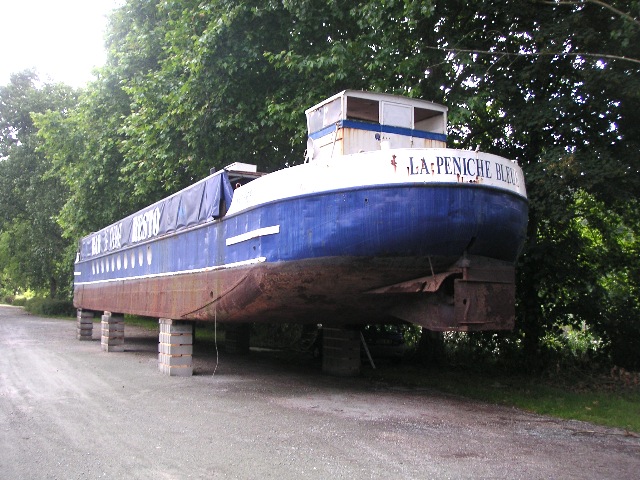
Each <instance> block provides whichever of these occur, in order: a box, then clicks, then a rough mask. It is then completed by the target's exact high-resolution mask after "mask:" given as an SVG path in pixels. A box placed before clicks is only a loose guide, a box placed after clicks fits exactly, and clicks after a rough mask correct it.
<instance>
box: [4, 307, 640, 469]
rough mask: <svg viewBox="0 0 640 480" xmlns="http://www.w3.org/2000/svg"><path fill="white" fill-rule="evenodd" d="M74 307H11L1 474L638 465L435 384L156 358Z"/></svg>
mask: <svg viewBox="0 0 640 480" xmlns="http://www.w3.org/2000/svg"><path fill="white" fill-rule="evenodd" d="M99 330H100V328H99V325H96V326H95V327H94V341H92V342H80V341H77V340H76V339H75V322H72V321H65V320H52V319H44V318H39V317H35V316H31V315H27V314H25V313H24V312H23V311H22V310H21V309H18V308H14V307H4V306H2V307H0V478H1V479H3V480H11V479H93V478H109V479H116V478H127V479H154V480H158V479H184V478H206V479H217V478H239V479H270V478H272V479H278V480H284V479H300V478H311V479H316V478H317V479H341V478H344V479H361V478H362V479H365V478H366V479H383V478H384V479H430V478H434V479H446V478H451V479H465V478H491V479H501V478H504V479H518V478H524V479H545V478H553V479H572V478H575V479H604V478H611V479H636V478H639V476H640V473H639V472H640V439H638V438H637V437H631V436H625V434H624V433H625V432H623V431H620V430H615V429H608V428H603V427H597V426H593V425H591V424H587V423H582V422H571V421H562V420H556V419H553V418H549V417H543V416H538V415H532V414H529V413H525V412H522V411H519V410H516V409H510V408H504V407H499V406H495V405H489V404H484V403H480V402H474V401H469V400H465V399H461V398H457V397H452V396H446V395H443V394H440V393H437V392H433V391H424V390H421V391H416V390H407V389H399V388H393V387H390V386H385V385H380V384H373V383H371V382H369V381H366V380H364V379H357V378H356V379H344V378H332V377H327V376H324V375H322V374H321V373H320V372H319V371H318V369H317V368H302V367H301V366H300V365H294V364H291V365H286V364H283V363H282V362H275V361H273V360H270V359H268V358H265V356H264V355H261V354H256V353H253V354H251V355H249V356H248V357H240V356H231V355H225V354H221V356H220V363H219V366H218V368H217V370H216V373H215V375H212V374H213V372H214V368H215V354H214V353H213V352H197V351H196V354H195V356H194V367H195V375H194V376H193V377H189V378H177V377H166V376H163V375H162V374H160V372H159V371H158V370H157V366H156V361H157V354H156V347H157V343H156V342H157V337H154V336H153V334H150V333H149V332H145V331H143V330H140V329H137V328H133V327H129V326H126V327H125V342H126V351H125V352H124V353H116V352H111V353H105V352H102V351H101V349H100V341H99V335H100V333H99Z"/></svg>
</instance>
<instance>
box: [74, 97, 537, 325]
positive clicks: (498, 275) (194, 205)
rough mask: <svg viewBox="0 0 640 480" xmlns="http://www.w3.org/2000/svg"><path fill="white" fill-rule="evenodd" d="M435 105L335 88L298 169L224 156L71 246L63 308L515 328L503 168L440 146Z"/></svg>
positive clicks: (487, 158) (517, 224) (519, 215)
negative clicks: (218, 165)
mask: <svg viewBox="0 0 640 480" xmlns="http://www.w3.org/2000/svg"><path fill="white" fill-rule="evenodd" d="M447 111H448V110H447V107H445V106H443V105H439V104H436V103H433V102H429V101H425V100H420V99H413V98H407V97H403V96H396V95H389V94H382V93H373V92H363V91H355V90H345V91H342V92H340V93H338V94H336V95H334V96H332V97H330V98H327V99H325V100H324V101H322V102H320V103H318V104H317V105H315V106H313V107H312V108H310V109H308V110H306V112H305V113H306V118H307V128H308V142H307V150H306V153H305V156H304V159H301V163H300V164H299V165H295V166H291V167H287V168H282V169H281V170H278V171H275V172H272V173H268V174H263V173H260V172H259V171H258V169H257V166H256V165H255V164H256V163H257V162H255V161H247V163H234V164H232V165H229V166H227V167H225V168H224V169H221V170H219V171H213V172H212V173H211V175H209V176H208V177H206V178H204V179H202V180H200V181H198V182H196V183H195V184H193V185H191V186H189V187H187V188H185V189H184V190H181V191H179V192H176V193H174V194H173V195H171V196H169V197H167V198H165V199H162V200H160V201H158V202H156V203H154V204H152V205H150V206H148V207H146V208H144V209H142V210H140V211H138V212H135V213H133V214H132V215H130V216H128V217H126V218H124V219H122V220H120V221H118V222H115V223H113V224H112V225H109V226H107V227H105V228H103V229H101V230H100V231H98V232H94V233H92V234H90V235H88V236H86V237H84V238H82V239H81V240H80V242H79V249H78V254H77V258H76V262H75V272H74V305H75V306H76V307H77V308H78V309H83V310H89V311H108V312H119V313H123V314H124V313H129V314H136V315H143V316H149V317H157V318H168V319H176V320H191V321H195V320H197V321H218V322H227V323H229V324H233V323H237V324H241V323H251V322H270V323H274V322H288V323H300V324H317V323H322V324H323V325H360V324H373V323H388V322H389V321H401V322H409V323H413V324H417V325H420V326H422V327H424V328H427V329H430V330H434V331H474V330H505V329H511V328H513V326H514V319H515V306H514V305H515V263H516V261H517V259H518V257H519V255H520V253H521V251H522V248H523V244H524V242H525V236H526V226H527V215H528V200H527V195H526V188H525V182H524V177H523V173H522V169H521V168H520V167H519V166H518V164H517V163H516V162H515V161H512V160H509V159H506V158H503V157H500V156H497V155H493V154H489V153H483V152H480V151H469V150H461V149H454V148H447V145H446V140H447V137H446V132H447Z"/></svg>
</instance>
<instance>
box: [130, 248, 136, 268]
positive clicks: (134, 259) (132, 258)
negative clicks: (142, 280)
mask: <svg viewBox="0 0 640 480" xmlns="http://www.w3.org/2000/svg"><path fill="white" fill-rule="evenodd" d="M135 266H136V252H134V251H133V250H131V268H134V267H135Z"/></svg>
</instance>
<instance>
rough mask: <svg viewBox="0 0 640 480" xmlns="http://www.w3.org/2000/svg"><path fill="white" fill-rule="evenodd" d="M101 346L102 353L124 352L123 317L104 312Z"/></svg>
mask: <svg viewBox="0 0 640 480" xmlns="http://www.w3.org/2000/svg"><path fill="white" fill-rule="evenodd" d="M101 344H102V351H103V352H124V315H122V314H119V313H111V312H104V315H102V341H101Z"/></svg>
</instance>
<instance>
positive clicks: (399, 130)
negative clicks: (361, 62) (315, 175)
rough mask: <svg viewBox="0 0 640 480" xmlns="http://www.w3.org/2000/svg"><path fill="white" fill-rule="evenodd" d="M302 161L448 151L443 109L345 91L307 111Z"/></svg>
mask: <svg viewBox="0 0 640 480" xmlns="http://www.w3.org/2000/svg"><path fill="white" fill-rule="evenodd" d="M305 113H306V115H307V131H308V141H307V154H306V161H311V160H323V159H327V158H333V157H338V156H342V155H350V154H353V153H359V152H370V151H376V150H386V149H389V148H434V147H435V148H443V147H446V130H447V107H445V106H443V105H438V104H436V103H432V102H428V101H426V100H417V99H412V98H402V97H397V96H394V95H388V94H383V93H370V92H361V91H355V90H344V91H343V92H340V93H338V94H336V95H334V96H333V97H330V98H328V99H326V100H324V101H323V102H321V103H319V104H317V105H315V106H314V107H311V108H310V109H308V110H307V111H306V112H305Z"/></svg>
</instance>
